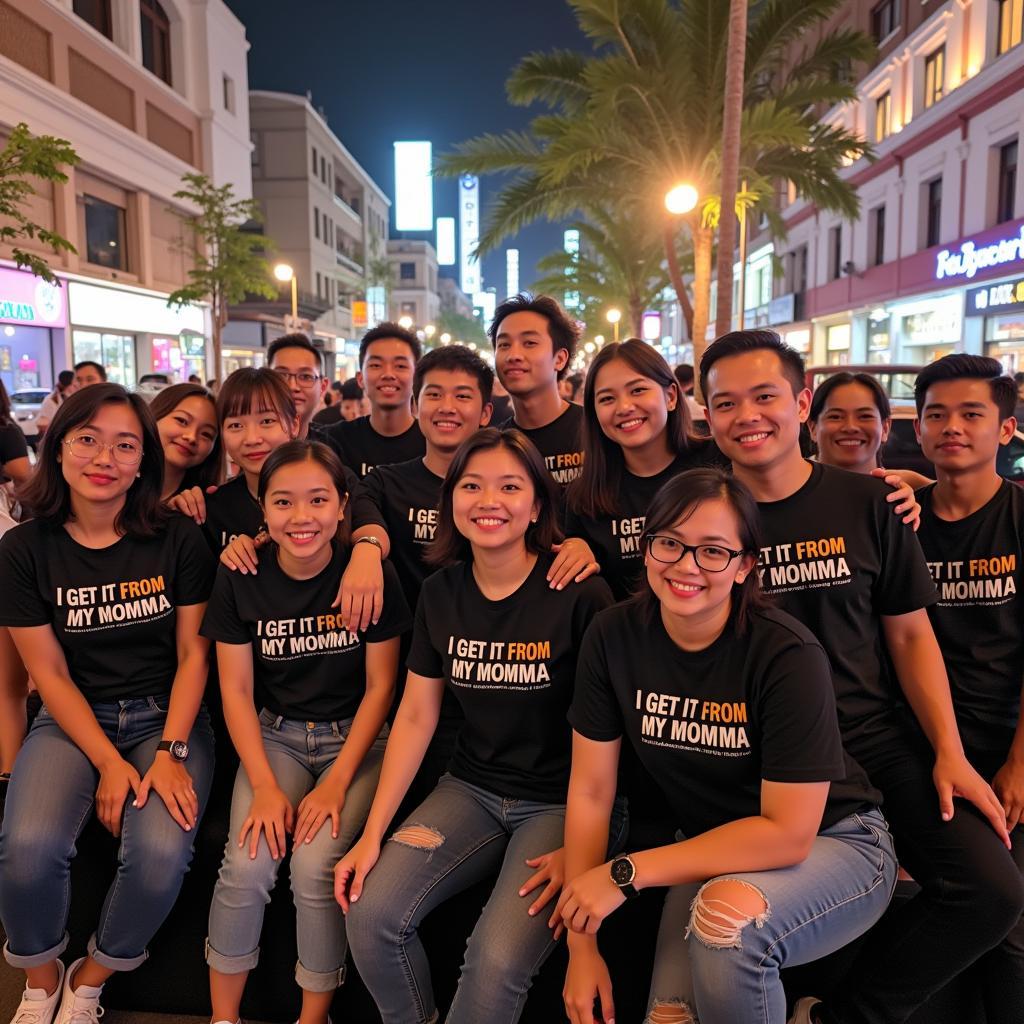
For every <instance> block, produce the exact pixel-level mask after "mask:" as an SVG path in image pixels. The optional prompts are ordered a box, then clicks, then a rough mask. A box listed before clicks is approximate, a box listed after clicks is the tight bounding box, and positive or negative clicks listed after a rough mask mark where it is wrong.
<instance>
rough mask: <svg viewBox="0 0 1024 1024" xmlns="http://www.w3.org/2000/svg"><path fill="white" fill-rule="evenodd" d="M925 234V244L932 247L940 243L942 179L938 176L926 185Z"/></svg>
mask: <svg viewBox="0 0 1024 1024" xmlns="http://www.w3.org/2000/svg"><path fill="white" fill-rule="evenodd" d="M925 189H926V201H925V202H926V210H925V235H924V245H925V248H926V249H930V248H931V247H932V246H933V245H938V244H939V233H940V232H941V230H942V179H941V178H936V179H935V180H934V181H929V182H928V184H927V185H925Z"/></svg>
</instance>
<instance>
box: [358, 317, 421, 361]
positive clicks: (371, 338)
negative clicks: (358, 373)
mask: <svg viewBox="0 0 1024 1024" xmlns="http://www.w3.org/2000/svg"><path fill="white" fill-rule="evenodd" d="M384 338H394V339H395V341H404V342H405V343H406V345H408V346H409V349H410V351H411V352H412V361H413V362H414V363H415V362H417V361H418V360H419V358H420V353H421V352H422V349H421V348H420V339H419V338H417V337H416V335H415V334H413V332H412V331H407V330H406V329H405V328H404V327H402V325H401V324H396V323H392V322H391V321H390V320H385V321H384V322H383V323H379V324H377V326H376V327H371V328H370V329H369V330H368V331H367V332H366V333H365V334H364V335H363V337H362V340H361V341H360V342H359V367H360V369H362V366H363V363H365V362H366V350H367V349H368V348H369V347H370V346H371V345H372V344H373V343H374V342H375V341H381V340H382V339H384Z"/></svg>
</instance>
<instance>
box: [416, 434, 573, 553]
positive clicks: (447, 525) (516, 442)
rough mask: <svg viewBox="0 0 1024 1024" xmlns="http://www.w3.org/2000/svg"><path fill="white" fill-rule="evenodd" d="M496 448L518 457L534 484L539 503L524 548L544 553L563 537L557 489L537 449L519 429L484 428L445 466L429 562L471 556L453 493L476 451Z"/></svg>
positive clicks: (468, 439) (462, 446)
mask: <svg viewBox="0 0 1024 1024" xmlns="http://www.w3.org/2000/svg"><path fill="white" fill-rule="evenodd" d="M497 448H502V449H504V450H505V451H507V452H511V453H512V454H513V455H514V456H515V457H516V458H517V459H518V460H519V462H520V464H521V465H522V467H523V469H524V470H525V471H526V475H527V476H528V477H529V478H530V482H531V483H532V484H533V492H534V497H535V498H536V500H537V501H538V502H539V503H540V510H539V512H538V514H537V521H536V523H533V524H531V525H530V526H529V528H528V529H527V531H526V538H525V540H526V550H527V551H531V552H533V553H534V554H538V555H543V554H546V553H548V552H549V551H550V550H551V547H552V545H553V544H557V543H558V541H560V540H561V539H562V533H561V530H560V529H559V525H558V514H559V494H558V488H557V487H556V486H555V482H554V480H552V479H551V474H550V473H549V472H548V470H547V467H546V466H545V465H544V460H543V459H542V458H541V455H540V452H538V451H537V449H536V447H534V444H533V442H532V441H531V440H530V439H529V438H528V437H527V436H526V435H525V434H524V433H522V431H519V430H515V429H511V430H497V429H496V428H495V427H484V428H483V429H482V430H478V431H477V432H476V433H475V434H474V435H473V436H472V437H469V438H467V439H466V440H465V441H463V442H462V444H461V445H460V446H459V449H458V451H457V452H456V453H455V457H454V458H453V459H452V461H451V464H450V465H449V466H448V472H447V473H446V474H445V478H444V482H443V483H442V484H441V497H440V499H439V500H438V509H439V510H440V511H439V515H438V521H437V532H436V533H435V534H434V539H433V540H432V541H431V542H430V544H429V545H428V547H427V552H426V561H427V562H428V563H429V564H431V565H437V566H444V565H451V564H452V563H453V562H468V561H469V560H470V559H471V558H472V557H473V551H472V547H471V545H470V543H469V541H468V540H466V538H465V537H463V535H462V534H461V533H459V531H458V529H457V528H456V526H455V517H454V515H453V512H452V495H453V494H454V493H455V488H456V486H457V485H458V483H459V481H460V480H461V479H462V476H463V474H464V473H465V472H466V465H467V464H468V462H469V460H470V459H471V458H472V457H473V456H474V455H476V453H477V452H486V451H493V450H495V449H497Z"/></svg>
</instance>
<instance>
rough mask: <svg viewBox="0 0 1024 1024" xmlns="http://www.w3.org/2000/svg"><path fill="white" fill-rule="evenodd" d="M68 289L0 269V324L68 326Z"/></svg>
mask: <svg viewBox="0 0 1024 1024" xmlns="http://www.w3.org/2000/svg"><path fill="white" fill-rule="evenodd" d="M64 297H65V289H64V288H59V287H58V286H57V285H53V284H47V283H46V282H45V281H44V280H43V279H42V278H41V277H35V276H33V275H32V274H28V273H25V272H24V271H21V270H4V269H0V323H7V324H12V323H13V324H32V325H33V326H36V327H66V326H67V322H68V321H67V315H66V312H65V309H66V306H65V302H64Z"/></svg>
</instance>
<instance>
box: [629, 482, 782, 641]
mask: <svg viewBox="0 0 1024 1024" xmlns="http://www.w3.org/2000/svg"><path fill="white" fill-rule="evenodd" d="M715 499H721V500H722V501H725V502H726V503H727V504H728V505H729V506H730V507H731V508H732V510H733V512H735V513H736V519H737V521H738V523H739V528H740V544H741V545H742V546H743V552H744V554H748V555H751V556H753V557H754V558H755V559H756V558H757V557H758V556H759V554H760V552H761V548H762V547H763V546H764V544H763V541H762V533H761V515H760V513H759V512H758V510H757V502H756V501H754V496H753V495H752V494H751V493H750V491H749V490H747V488H746V487H745V486H744V485H743V484H742V483H740V481H739V480H737V479H736V477H734V476H733V475H732V474H731V473H726V472H725V471H724V470H721V469H691V470H687V472H685V473H680V474H679V476H675V477H673V478H672V479H671V480H669V481H668V483H666V484H665V485H664V486H663V487H662V488H661V489H660V490H659V491H658V493H657V494H656V495H655V496H654V499H653V501H652V502H651V505H650V508H648V510H647V519H646V521H645V523H644V532H643V534H642V535H641V537H640V550H641V551H643V552H645V553H646V551H647V546H648V544H650V540H651V537H652V536H653V535H654V534H657V533H661V532H662V531H664V530H667V529H669V528H670V527H672V526H674V525H675V524H676V523H678V522H679V521H680V520H681V519H683V520H685V519H687V518H689V516H690V515H691V514H692V513H693V510H694V509H695V508H696V507H697V506H698V505H699V504H700V503H701V502H702V501H711V500H715ZM738 586H739V597H738V599H737V601H736V628H737V630H738V631H739V632H741V633H742V632H743V631H745V630H746V628H747V626H748V625H749V622H750V613H751V612H753V611H757V610H758V609H760V608H765V607H768V606H769V604H770V602H769V600H768V598H767V597H766V596H765V594H764V591H763V590H762V589H761V582H760V579H759V577H758V572H757V568H756V567H755V568H754V569H752V570H751V571H750V572H749V573H747V576H746V578H745V579H744V580H743V582H742V583H740V584H738ZM635 599H636V600H637V601H638V602H639V603H641V604H644V605H647V606H648V607H649V608H651V609H652V610H653V608H654V607H655V605H656V604H657V598H656V597H655V596H654V594H653V593H652V592H651V588H650V586H649V584H648V582H647V575H646V573H645V574H644V575H643V577H642V579H641V581H640V583H639V585H638V588H637V591H636V595H635Z"/></svg>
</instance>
